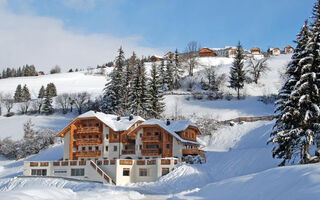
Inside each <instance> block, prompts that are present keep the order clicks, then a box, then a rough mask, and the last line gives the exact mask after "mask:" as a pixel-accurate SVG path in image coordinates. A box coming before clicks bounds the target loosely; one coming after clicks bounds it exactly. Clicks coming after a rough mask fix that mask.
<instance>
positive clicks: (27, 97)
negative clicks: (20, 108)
mask: <svg viewBox="0 0 320 200" xmlns="http://www.w3.org/2000/svg"><path fill="white" fill-rule="evenodd" d="M21 100H22V101H23V102H26V101H29V100H31V95H30V92H29V89H28V87H27V85H24V86H23V89H22V93H21Z"/></svg>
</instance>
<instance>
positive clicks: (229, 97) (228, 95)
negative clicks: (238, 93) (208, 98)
mask: <svg viewBox="0 0 320 200" xmlns="http://www.w3.org/2000/svg"><path fill="white" fill-rule="evenodd" d="M225 98H226V100H228V101H231V100H232V99H233V96H232V94H230V93H228V94H226V96H225Z"/></svg>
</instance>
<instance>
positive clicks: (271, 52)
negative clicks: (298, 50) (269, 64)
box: [268, 47, 281, 56]
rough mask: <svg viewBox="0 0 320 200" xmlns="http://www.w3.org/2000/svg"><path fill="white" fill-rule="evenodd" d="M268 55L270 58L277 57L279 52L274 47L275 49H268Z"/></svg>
mask: <svg viewBox="0 0 320 200" xmlns="http://www.w3.org/2000/svg"><path fill="white" fill-rule="evenodd" d="M268 53H269V54H270V55H272V56H279V55H280V54H281V50H280V49H279V48H278V47H276V48H269V49H268Z"/></svg>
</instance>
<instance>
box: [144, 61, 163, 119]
mask: <svg viewBox="0 0 320 200" xmlns="http://www.w3.org/2000/svg"><path fill="white" fill-rule="evenodd" d="M148 88H149V98H150V100H149V101H150V112H149V113H148V115H149V116H151V117H153V118H159V117H160V115H161V113H162V112H163V111H164V103H163V94H162V90H161V84H160V80H159V74H158V70H157V67H156V65H155V64H154V63H153V64H152V69H151V78H150V81H149V84H148Z"/></svg>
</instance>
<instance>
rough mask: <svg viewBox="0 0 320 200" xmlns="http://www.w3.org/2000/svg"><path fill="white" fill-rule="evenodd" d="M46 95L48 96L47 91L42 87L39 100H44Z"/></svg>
mask: <svg viewBox="0 0 320 200" xmlns="http://www.w3.org/2000/svg"><path fill="white" fill-rule="evenodd" d="M45 94H46V90H45V89H44V86H41V88H40V90H39V94H38V98H39V99H43V98H44V96H45Z"/></svg>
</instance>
